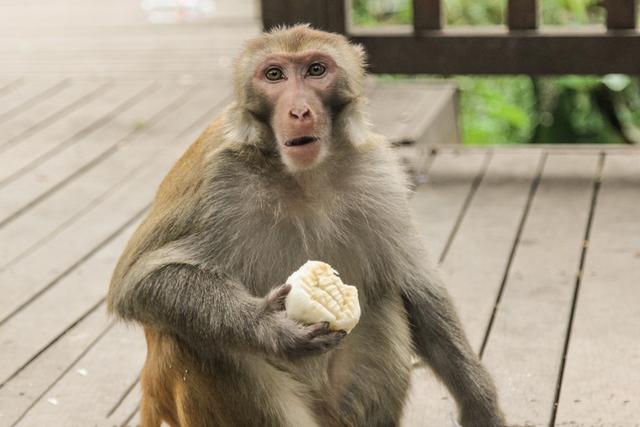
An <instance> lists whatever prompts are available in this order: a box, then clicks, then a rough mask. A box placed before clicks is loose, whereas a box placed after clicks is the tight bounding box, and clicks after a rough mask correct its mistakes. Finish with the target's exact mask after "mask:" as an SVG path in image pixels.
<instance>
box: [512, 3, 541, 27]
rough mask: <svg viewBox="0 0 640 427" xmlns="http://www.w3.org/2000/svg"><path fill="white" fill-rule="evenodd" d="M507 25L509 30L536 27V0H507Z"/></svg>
mask: <svg viewBox="0 0 640 427" xmlns="http://www.w3.org/2000/svg"><path fill="white" fill-rule="evenodd" d="M507 26H508V27H509V29H510V30H535V29H536V28H538V1H537V0H509V1H508V3H507Z"/></svg>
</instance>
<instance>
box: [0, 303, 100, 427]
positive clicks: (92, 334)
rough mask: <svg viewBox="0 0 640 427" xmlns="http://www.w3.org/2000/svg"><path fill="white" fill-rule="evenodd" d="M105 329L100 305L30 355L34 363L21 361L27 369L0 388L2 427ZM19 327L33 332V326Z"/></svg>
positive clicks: (27, 405) (17, 416)
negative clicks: (42, 349) (45, 346)
mask: <svg viewBox="0 0 640 427" xmlns="http://www.w3.org/2000/svg"><path fill="white" fill-rule="evenodd" d="M66 303H67V301H66V300H65V301H62V304H63V306H64V304H66ZM49 308H50V307H47V308H45V310H48V309H49ZM108 325H109V322H108V318H107V313H106V309H105V307H104V305H100V306H99V307H98V308H97V309H96V310H94V311H92V312H91V313H90V314H89V315H88V316H87V317H86V318H84V319H82V320H81V321H80V322H79V323H78V324H77V325H74V326H73V327H72V328H71V329H69V330H68V331H66V332H65V333H64V335H63V336H62V337H61V338H60V339H59V340H57V341H55V342H54V343H53V344H52V345H51V346H49V347H47V348H46V349H45V350H44V352H43V353H41V354H37V355H34V356H36V358H35V359H33V360H28V359H27V360H23V362H24V363H27V362H28V365H26V366H25V367H24V369H23V370H21V371H20V372H19V373H17V375H16V376H15V377H13V378H11V379H10V380H9V381H8V382H6V383H4V384H3V385H2V387H0V401H1V402H2V406H0V420H2V423H3V425H13V423H15V422H16V421H17V420H18V419H19V418H20V417H21V416H22V415H23V414H24V413H25V412H26V411H27V410H28V409H29V407H30V406H31V405H32V404H33V403H34V402H35V401H37V400H38V399H39V398H41V397H42V396H43V395H44V393H46V391H47V389H48V388H49V387H50V386H51V385H52V384H53V383H55V382H56V381H57V380H58V379H59V378H60V376H61V375H63V374H64V373H65V371H66V370H68V369H70V367H71V365H72V364H73V363H74V362H75V361H77V360H78V359H79V358H80V357H82V355H83V354H84V352H85V351H86V350H87V348H89V347H90V346H91V345H92V344H93V343H94V341H95V340H96V339H97V338H98V337H99V336H100V334H102V333H104V331H105V330H106V329H107V327H108ZM23 326H27V327H29V328H34V327H36V324H33V325H23ZM18 338H19V339H24V338H27V339H28V336H27V335H25V334H21V335H20V336H19V337H18ZM3 342H4V341H3ZM6 355H9V356H8V357H11V356H12V354H9V350H7V352H6V353H4V352H3V358H2V359H5V358H6V357H7V356H6ZM3 362H4V360H3Z"/></svg>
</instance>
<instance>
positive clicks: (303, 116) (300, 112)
mask: <svg viewBox="0 0 640 427" xmlns="http://www.w3.org/2000/svg"><path fill="white" fill-rule="evenodd" d="M289 115H290V116H291V117H293V118H294V119H297V120H309V119H310V118H311V110H309V109H308V108H300V109H292V110H290V111H289Z"/></svg>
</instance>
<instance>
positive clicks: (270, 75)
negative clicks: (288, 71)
mask: <svg viewBox="0 0 640 427" xmlns="http://www.w3.org/2000/svg"><path fill="white" fill-rule="evenodd" d="M264 76H265V77H266V78H267V80H270V81H272V82H275V81H277V80H282V79H283V78H284V73H283V72H282V70H281V69H280V68H278V67H271V68H269V69H268V70H267V71H265V73H264Z"/></svg>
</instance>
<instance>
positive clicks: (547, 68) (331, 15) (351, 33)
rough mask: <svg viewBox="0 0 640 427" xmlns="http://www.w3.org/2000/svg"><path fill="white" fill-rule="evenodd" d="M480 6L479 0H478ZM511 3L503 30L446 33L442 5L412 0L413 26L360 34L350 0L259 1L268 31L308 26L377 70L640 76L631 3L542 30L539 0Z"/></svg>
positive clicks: (619, 2)
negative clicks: (591, 19)
mask: <svg viewBox="0 0 640 427" xmlns="http://www.w3.org/2000/svg"><path fill="white" fill-rule="evenodd" d="M478 1H481V0H478ZM505 1H508V7H507V10H506V13H507V16H506V19H505V21H506V22H507V27H506V28H504V27H489V28H485V27H482V28H479V27H470V28H447V27H446V26H445V25H444V17H443V12H444V9H443V4H442V0H413V26H404V27H401V26H394V27H381V28H373V29H359V28H355V27H352V26H351V25H350V22H349V21H350V19H349V11H350V5H349V0H262V1H261V2H262V18H263V24H264V27H265V28H266V29H268V28H271V27H273V26H275V25H280V24H294V23H299V22H309V23H311V24H312V25H313V26H315V27H317V28H321V29H325V30H328V31H334V32H340V33H343V34H346V35H347V36H348V37H349V38H350V39H352V40H353V41H355V42H357V43H360V44H362V45H364V46H365V48H366V49H367V52H368V54H369V62H370V71H372V72H374V73H406V74H417V73H429V74H529V75H543V74H607V73H626V74H640V32H638V29H637V27H636V21H637V18H636V17H637V3H636V0H603V7H604V8H605V10H606V14H607V18H606V27H604V26H583V27H570V28H569V27H540V25H539V19H538V15H539V11H538V0H505Z"/></svg>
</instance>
